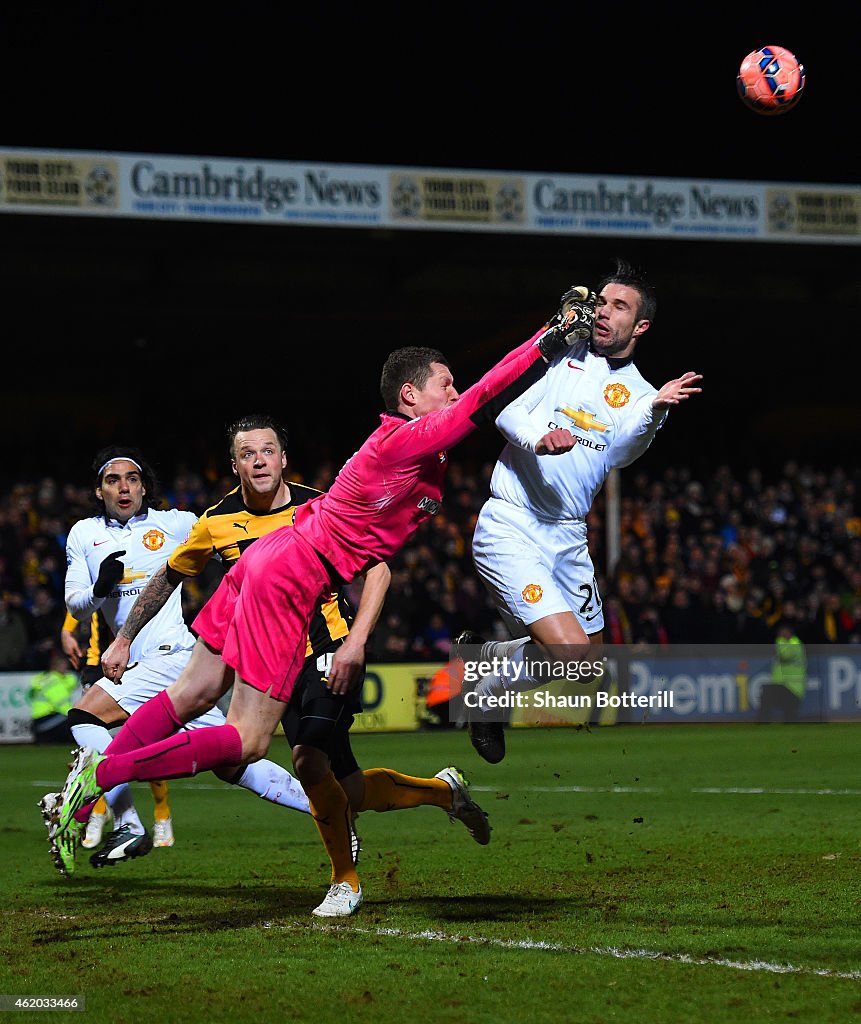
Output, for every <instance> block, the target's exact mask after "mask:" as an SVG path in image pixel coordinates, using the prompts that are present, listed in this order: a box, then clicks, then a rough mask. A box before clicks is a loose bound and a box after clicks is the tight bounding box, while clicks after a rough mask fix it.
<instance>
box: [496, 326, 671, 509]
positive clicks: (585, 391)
mask: <svg viewBox="0 0 861 1024" xmlns="http://www.w3.org/2000/svg"><path fill="white" fill-rule="evenodd" d="M656 394H657V391H656V389H655V388H653V387H652V385H651V384H649V382H648V381H646V380H644V379H643V377H642V376H641V374H640V371H639V370H638V369H637V368H636V366H634V364H633V363H632V362H628V363H625V364H624V365H623V366H620V367H618V369H613V368H612V367H611V365H610V364H609V363H608V361H607V359H605V358H604V357H603V356H597V355H595V354H594V353H592V352H591V351H589V348H588V342H583V343H582V344H580V345H578V346H575V347H574V348H571V349H569V350H568V351H567V352H565V353H563V354H562V355H560V356H557V357H556V358H555V359H554V361H553V363H552V364H551V365H550V366H549V367H548V369H547V372H546V373H545V374H544V376H543V377H542V378H541V379H540V380H538V381H536V382H535V384H533V385H532V387H530V388H528V389H527V390H526V391H524V393H523V394H522V395H520V397H519V398H516V399H515V400H514V401H513V402H512V403H511V404H510V405H508V406H506V408H505V409H503V411H502V412H501V413H500V414H499V416H498V417H497V419H496V426H497V427H498V428H499V430H500V431H501V432H502V434H503V436H504V437H505V438H506V439H507V441H508V443H507V444H506V446H505V448H504V449H503V450H502V453H501V455H500V456H499V460H498V461H497V463H496V466H495V467H494V470H493V475H492V477H491V480H490V492H491V494H492V495H493V497H495V498H501V499H502V500H503V501H509V502H511V503H512V504H514V505H518V506H520V507H521V508H526V509H530V510H531V511H532V512H534V513H535V515H537V516H539V517H540V518H544V519H549V520H559V519H565V518H572V519H573V518H577V519H582V518H585V516H586V514H587V513H588V511H589V509H590V508H591V507H592V502H593V501H594V499H595V495H596V494H597V493H598V491H599V490H600V489H601V487H602V486H603V484H604V481H605V480H606V479H607V475H608V473H609V472H610V470H611V469H614V468H621V467H622V466H628V465H630V463H632V462H633V461H634V460H635V459H636V458H638V457H639V456H640V455H642V454H643V452H644V451H645V450H646V449H647V448H648V447H649V445H650V444H651V443H652V441H653V439H654V437H655V434H656V433H657V431H658V429H659V427H661V426H662V425H663V423H664V420H665V419H666V415H667V414H666V412H662V413H655V412H654V411H653V409H652V399H653V398H654V396H655V395H656ZM554 427H567V428H568V429H569V430H570V431H571V433H572V434H573V435H574V437H575V438H577V442H578V443H577V445H576V447H574V448H573V449H572V450H571V451H570V452H566V453H564V454H563V455H536V454H535V445H536V444H537V443H538V441H540V440H541V438H542V437H543V436H544V435H545V434H546V433H547V432H548V431H549V430H552V429H553V428H554Z"/></svg>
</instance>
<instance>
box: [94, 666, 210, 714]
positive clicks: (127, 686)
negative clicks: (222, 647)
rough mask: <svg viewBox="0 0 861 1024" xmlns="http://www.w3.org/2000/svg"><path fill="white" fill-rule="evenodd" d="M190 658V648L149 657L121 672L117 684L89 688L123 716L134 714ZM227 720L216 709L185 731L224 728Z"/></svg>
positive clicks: (100, 681)
mask: <svg viewBox="0 0 861 1024" xmlns="http://www.w3.org/2000/svg"><path fill="white" fill-rule="evenodd" d="M190 658H191V648H189V649H188V650H184V651H168V652H166V653H164V654H152V655H150V656H149V657H148V658H144V659H143V661H138V662H133V663H132V667H131V668H127V669H126V670H125V672H123V677H122V679H121V680H120V681H119V684H117V685H115V684H114V683H112V682H111V681H110V679H105V678H104V677H102V678H101V679H97V680H96V682H95V683H94V684H93V685H94V686H100V687H101V688H102V689H103V690H104V691H105V693H106V694H107V695H108V696H109V697H112V698H113V699H114V700H115V701H116V702H117V704H119V706H120V707H121V708H122V709H123V711H125V712H126V714H129V715H131V714H134V712H135V711H137V709H138V708H139V707H140V706H141V705H142V704H146V702H147V701H148V700H151V699H152V698H153V697H155V696H156V695H157V694H159V693H161V692H162V690H166V689H167V688H168V687H169V686H170V684H171V683H172V682H174V681H175V680H176V679H177V678H178V677H179V674H180V672H182V670H183V669H184V668H185V666H186V665H187V664H188V662H189V659H190ZM226 721H227V719H226V718H225V717H224V715H223V714H222V712H221V710H220V709H219V708H218V707H214V708H213V709H212V710H211V711H206V712H205V713H204V714H202V715H201V716H200V717H199V718H195V719H194V720H193V721H191V722H188V723H186V725H185V726H184V728H186V729H200V728H202V727H203V726H207V725H224V723H225V722H226Z"/></svg>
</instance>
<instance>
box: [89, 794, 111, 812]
mask: <svg viewBox="0 0 861 1024" xmlns="http://www.w3.org/2000/svg"><path fill="white" fill-rule="evenodd" d="M92 813H93V814H107V813H108V802H107V800H105V798H104V796H100V797H99V799H98V800H97V801H96V802H95V803H94V804H93V810H92Z"/></svg>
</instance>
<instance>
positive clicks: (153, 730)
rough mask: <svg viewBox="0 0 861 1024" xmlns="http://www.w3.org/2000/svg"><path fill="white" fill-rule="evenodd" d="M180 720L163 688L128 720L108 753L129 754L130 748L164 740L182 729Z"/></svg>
mask: <svg viewBox="0 0 861 1024" xmlns="http://www.w3.org/2000/svg"><path fill="white" fill-rule="evenodd" d="M182 726H183V723H182V722H181V721H180V719H179V716H178V715H177V713H176V708H175V707H174V706H173V701H172V700H171V699H170V697H169V696H168V695H167V690H162V691H161V693H157V694H156V695H155V697H153V698H152V699H151V700H148V701H147V702H146V704H141V706H140V707H139V708H138V709H137V711H135V713H134V714H133V715H132V716H131V717H130V718H128V719H127V720H126V723H125V725H124V726H123V727H122V729H120V731H119V732H118V733H117V734H116V736H114V738H113V739H112V740H111V742H110V743H109V744H108V748H107V750H106V751H105V753H106V754H127V753H128V752H129V751H130V750H137V749H138V748H139V747H146V746H149V744H150V743H155V742H156V740H163V739H165V738H166V737H168V736H173V734H174V733H175V732H176V731H177V730H178V729H181V728H182Z"/></svg>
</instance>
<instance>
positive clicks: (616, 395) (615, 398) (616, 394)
mask: <svg viewBox="0 0 861 1024" xmlns="http://www.w3.org/2000/svg"><path fill="white" fill-rule="evenodd" d="M604 401H605V402H606V403H607V405H609V406H610V408H611V409H621V408H622V406H623V405H627V404H628V402H630V401H631V392H630V391H629V390H628V389H627V388H626V387H625V385H624V384H608V385H607V387H605V388H604Z"/></svg>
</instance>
